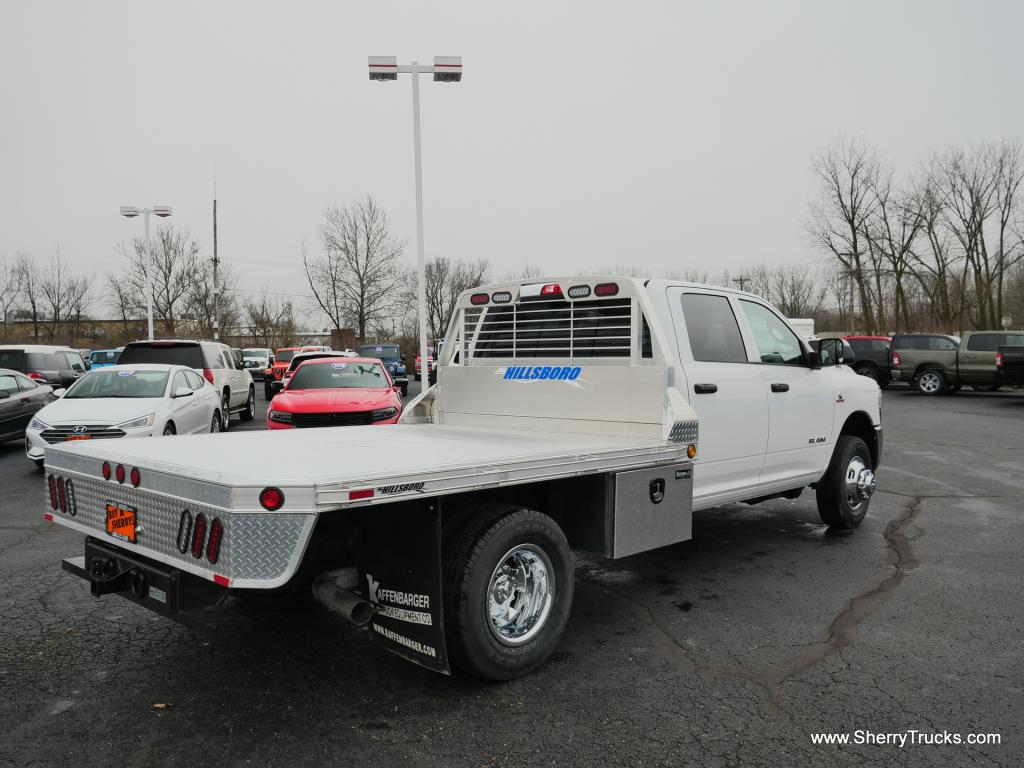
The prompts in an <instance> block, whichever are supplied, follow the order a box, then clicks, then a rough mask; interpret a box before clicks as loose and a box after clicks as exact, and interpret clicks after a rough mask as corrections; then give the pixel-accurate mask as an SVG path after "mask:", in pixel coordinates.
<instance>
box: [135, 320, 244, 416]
mask: <svg viewBox="0 0 1024 768" xmlns="http://www.w3.org/2000/svg"><path fill="white" fill-rule="evenodd" d="M117 363H118V365H131V364H133V363H165V364H167V365H187V366H188V367H189V368H193V369H194V370H195V371H196V373H198V374H200V375H201V376H203V378H205V379H206V380H207V381H208V382H210V384H212V385H213V387H214V389H216V390H217V391H218V392H219V393H220V400H221V409H220V412H221V419H222V420H223V427H222V428H223V429H227V428H228V427H229V426H230V424H231V414H233V413H237V414H238V416H239V418H240V419H241V420H242V421H252V420H253V419H254V418H255V417H256V388H255V386H254V385H253V383H252V376H250V375H249V372H248V371H247V370H246V369H245V366H244V365H243V363H242V355H241V353H238V354H237V355H236V354H235V352H233V351H232V350H231V348H230V347H228V346H227V345H226V344H221V343H220V342H218V341H189V340H180V339H156V340H154V341H133V342H132V343H131V344H126V345H125V348H124V350H123V351H122V352H121V356H120V357H119V358H118V360H117Z"/></svg>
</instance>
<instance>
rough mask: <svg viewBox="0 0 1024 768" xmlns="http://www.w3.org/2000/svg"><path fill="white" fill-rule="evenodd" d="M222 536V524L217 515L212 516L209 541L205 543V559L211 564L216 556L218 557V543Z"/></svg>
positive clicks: (214, 561) (215, 559) (215, 560)
mask: <svg viewBox="0 0 1024 768" xmlns="http://www.w3.org/2000/svg"><path fill="white" fill-rule="evenodd" d="M223 538H224V524H223V523H222V522H221V521H220V518H219V517H215V518H213V522H212V523H210V541H209V543H208V544H207V545H206V559H207V560H209V561H210V563H211V564H213V563H216V562H217V558H219V557H220V543H221V541H222V540H223Z"/></svg>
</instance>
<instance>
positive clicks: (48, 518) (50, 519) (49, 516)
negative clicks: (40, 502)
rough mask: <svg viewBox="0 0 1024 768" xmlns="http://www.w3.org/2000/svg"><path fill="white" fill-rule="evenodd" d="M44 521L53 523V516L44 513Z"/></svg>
mask: <svg viewBox="0 0 1024 768" xmlns="http://www.w3.org/2000/svg"><path fill="white" fill-rule="evenodd" d="M43 520H49V521H50V522H51V523H52V522H53V515H51V514H50V513H49V512H43Z"/></svg>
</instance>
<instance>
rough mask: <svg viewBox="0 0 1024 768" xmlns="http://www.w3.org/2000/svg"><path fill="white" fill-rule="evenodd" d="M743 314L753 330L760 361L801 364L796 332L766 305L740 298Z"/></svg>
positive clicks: (800, 348) (801, 350)
mask: <svg viewBox="0 0 1024 768" xmlns="http://www.w3.org/2000/svg"><path fill="white" fill-rule="evenodd" d="M740 306H741V307H742V308H743V314H744V315H746V317H747V322H748V323H750V329H751V330H752V331H753V332H754V343H755V344H756V345H757V354H758V357H759V358H760V360H761V362H762V363H769V364H771V365H803V364H804V351H803V347H801V346H800V340H799V339H798V338H797V336H796V334H795V333H793V332H792V331H791V330H789V326H787V325H786V324H785V323H784V322H782V319H781V318H780V317H779V316H778V315H776V314H775V313H774V312H772V311H771V310H770V309H768V307H765V306H763V305H761V304H756V303H754V302H753V301H747V300H746V299H740Z"/></svg>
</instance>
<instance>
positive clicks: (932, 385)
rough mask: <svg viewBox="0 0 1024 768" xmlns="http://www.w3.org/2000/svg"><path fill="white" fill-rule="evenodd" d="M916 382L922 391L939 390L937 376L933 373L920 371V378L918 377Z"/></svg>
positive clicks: (930, 392)
mask: <svg viewBox="0 0 1024 768" xmlns="http://www.w3.org/2000/svg"><path fill="white" fill-rule="evenodd" d="M918 384H919V386H920V387H921V389H922V391H924V392H927V393H928V394H932V393H933V392H938V391H939V377H938V375H937V374H934V373H922V374H921V378H920V379H918Z"/></svg>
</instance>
